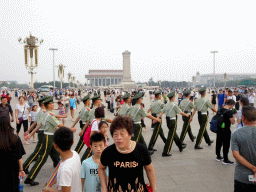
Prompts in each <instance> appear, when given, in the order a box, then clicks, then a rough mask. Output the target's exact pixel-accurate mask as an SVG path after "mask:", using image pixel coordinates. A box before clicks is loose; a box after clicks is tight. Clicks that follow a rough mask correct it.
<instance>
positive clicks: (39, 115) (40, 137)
mask: <svg viewBox="0 0 256 192" xmlns="http://www.w3.org/2000/svg"><path fill="white" fill-rule="evenodd" d="M47 98H49V97H43V98H41V99H38V100H37V102H38V103H39V106H40V108H41V110H40V111H39V112H38V113H37V115H36V119H35V121H34V123H32V125H31V126H30V127H29V129H28V131H26V132H25V133H24V137H26V136H27V135H28V134H29V132H31V131H32V130H33V129H34V128H35V126H36V125H37V124H40V122H41V120H42V118H43V115H44V114H45V112H46V109H45V106H44V104H43V101H44V100H45V99H47ZM37 137H38V142H37V145H36V147H35V149H34V151H33V152H32V153H31V155H30V156H29V157H28V158H27V160H26V161H25V162H24V163H23V170H24V172H25V173H26V174H28V169H29V166H30V164H31V163H32V162H33V161H35V160H36V159H37V157H38V151H39V149H40V147H41V145H42V141H43V137H44V130H43V129H39V130H38V132H37Z"/></svg>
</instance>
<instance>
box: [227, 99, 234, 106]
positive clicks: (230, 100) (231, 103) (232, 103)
mask: <svg viewBox="0 0 256 192" xmlns="http://www.w3.org/2000/svg"><path fill="white" fill-rule="evenodd" d="M226 104H227V105H235V104H236V102H235V101H234V100H233V99H229V100H227V101H226Z"/></svg>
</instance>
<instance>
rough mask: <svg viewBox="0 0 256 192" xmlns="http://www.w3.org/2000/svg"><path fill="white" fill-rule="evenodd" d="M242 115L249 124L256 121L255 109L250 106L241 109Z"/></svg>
mask: <svg viewBox="0 0 256 192" xmlns="http://www.w3.org/2000/svg"><path fill="white" fill-rule="evenodd" d="M242 115H243V116H244V118H245V119H246V120H247V121H249V122H255V121H256V109H255V107H252V106H246V107H243V110H242Z"/></svg>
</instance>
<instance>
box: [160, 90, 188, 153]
mask: <svg viewBox="0 0 256 192" xmlns="http://www.w3.org/2000/svg"><path fill="white" fill-rule="evenodd" d="M167 97H168V98H169V100H170V101H169V103H167V104H165V105H164V108H163V109H162V112H161V113H160V114H159V115H158V117H161V116H162V115H163V113H165V114H166V124H167V127H168V129H169V133H168V137H167V140H166V142H165V145H164V151H163V153H162V156H163V157H167V156H171V155H172V154H170V151H171V148H172V143H173V140H174V141H175V143H176V145H177V146H178V147H179V150H180V152H182V151H183V149H184V148H186V145H185V144H182V143H181V141H180V139H179V137H178V135H177V133H176V129H177V120H176V115H177V114H181V115H182V116H186V117H189V115H188V114H186V113H184V112H182V111H181V110H180V108H179V107H178V106H177V105H176V104H174V100H175V92H174V91H171V92H170V93H169V94H168V95H167Z"/></svg>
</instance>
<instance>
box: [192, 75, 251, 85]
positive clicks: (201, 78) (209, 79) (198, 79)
mask: <svg viewBox="0 0 256 192" xmlns="http://www.w3.org/2000/svg"><path fill="white" fill-rule="evenodd" d="M213 79H214V74H212V73H211V74H200V73H199V72H197V73H196V76H195V77H194V78H192V81H193V80H194V82H193V83H194V84H195V85H213ZM243 79H256V74H255V73H254V74H253V73H228V74H226V80H225V79H224V74H215V82H224V81H235V80H243Z"/></svg>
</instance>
